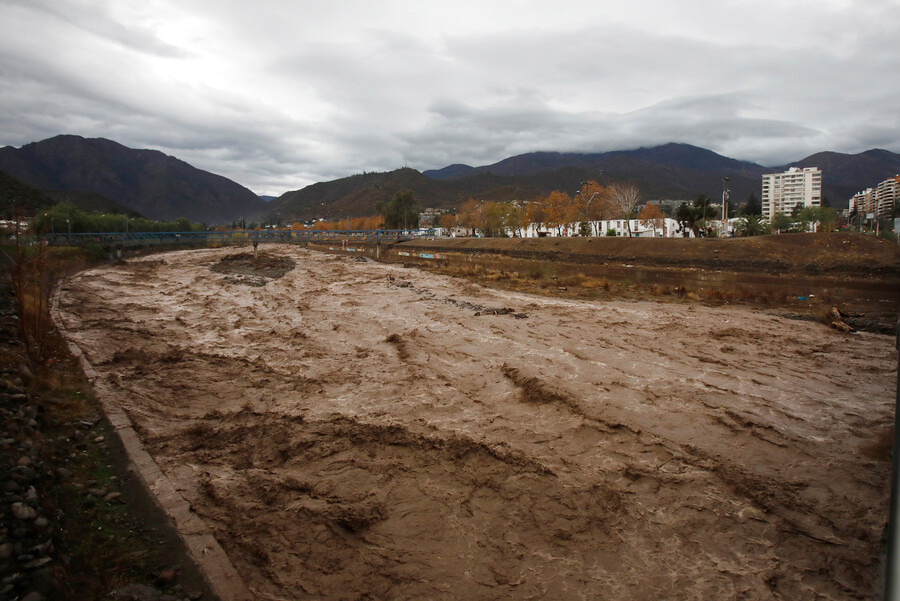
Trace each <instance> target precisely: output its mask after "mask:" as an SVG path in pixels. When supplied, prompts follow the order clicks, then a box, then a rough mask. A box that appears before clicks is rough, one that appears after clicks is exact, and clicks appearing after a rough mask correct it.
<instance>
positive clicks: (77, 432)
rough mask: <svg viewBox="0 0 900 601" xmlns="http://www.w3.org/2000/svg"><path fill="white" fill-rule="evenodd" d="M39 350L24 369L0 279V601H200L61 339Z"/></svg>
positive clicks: (200, 584) (197, 581) (11, 305)
mask: <svg viewBox="0 0 900 601" xmlns="http://www.w3.org/2000/svg"><path fill="white" fill-rule="evenodd" d="M52 336H53V333H51V337H52ZM46 346H47V348H48V350H47V351H46V353H45V355H46V357H45V360H44V361H42V362H40V363H38V364H36V365H35V364H33V363H32V362H31V361H30V360H29V359H28V355H29V354H28V352H27V349H26V347H25V345H24V344H23V341H22V335H21V330H20V328H19V318H18V315H17V313H16V306H15V300H14V297H13V296H12V293H11V291H10V286H9V284H8V282H7V281H6V278H5V277H4V278H3V281H2V282H0V601H44V600H47V599H62V598H65V599H70V600H73V601H77V600H82V599H83V600H87V599H99V598H109V599H118V600H128V601H182V600H186V599H190V600H194V601H196V600H198V599H212V598H213V596H212V595H211V594H210V593H209V591H208V588H207V587H206V584H205V582H204V581H203V580H202V578H201V577H200V576H199V574H198V573H197V572H196V570H195V568H194V567H193V565H192V564H191V563H190V562H189V561H188V560H187V559H186V557H185V555H184V552H183V550H182V548H181V542H180V539H179V538H178V537H177V534H176V533H175V532H174V531H173V530H172V529H171V528H170V526H169V524H168V523H167V520H166V519H165V517H164V516H163V515H162V513H161V512H160V511H159V510H158V509H157V508H156V506H155V503H154V502H153V501H152V500H150V498H149V497H148V496H147V493H146V491H144V490H143V488H142V486H141V485H140V483H139V482H138V478H137V476H136V475H135V474H134V473H133V472H131V471H130V469H129V466H128V465H127V463H126V462H125V460H124V459H123V454H122V452H121V446H120V443H119V441H118V439H117V437H116V436H115V433H114V432H112V431H111V429H110V428H109V425H108V423H107V422H106V420H105V419H104V418H103V416H102V413H101V412H100V410H99V408H98V405H97V403H96V400H95V399H93V397H92V394H91V391H90V386H89V385H88V383H87V381H86V380H85V378H84V375H83V374H82V373H81V370H80V368H79V367H78V365H77V364H76V363H75V362H74V361H73V360H72V359H71V357H69V356H68V353H67V352H66V351H65V346H64V345H63V344H62V341H61V340H50V341H47V344H46ZM54 348H56V349H57V350H56V351H54V350H53V349H54Z"/></svg>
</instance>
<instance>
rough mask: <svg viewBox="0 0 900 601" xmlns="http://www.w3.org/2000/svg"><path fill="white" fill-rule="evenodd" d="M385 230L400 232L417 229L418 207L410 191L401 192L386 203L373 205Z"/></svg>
mask: <svg viewBox="0 0 900 601" xmlns="http://www.w3.org/2000/svg"><path fill="white" fill-rule="evenodd" d="M375 208H376V210H377V211H378V214H379V215H381V219H382V221H383V222H384V227H385V229H389V230H400V229H411V228H417V227H419V206H418V205H417V204H416V199H415V197H414V196H413V193H412V191H411V190H401V191H399V192H397V193H396V194H394V197H393V198H392V199H391V200H389V201H388V202H379V203H378V204H376V205H375Z"/></svg>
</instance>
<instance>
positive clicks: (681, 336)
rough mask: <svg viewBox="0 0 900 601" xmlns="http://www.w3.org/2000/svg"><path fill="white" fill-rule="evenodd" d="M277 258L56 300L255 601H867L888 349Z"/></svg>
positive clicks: (891, 364)
mask: <svg viewBox="0 0 900 601" xmlns="http://www.w3.org/2000/svg"><path fill="white" fill-rule="evenodd" d="M261 251H263V252H264V253H266V254H267V256H270V257H271V256H274V257H283V258H288V259H291V260H292V261H294V262H295V264H296V266H295V267H294V269H292V270H290V271H288V272H287V273H286V274H285V275H284V276H283V277H279V278H261V277H250V276H245V275H242V274H237V275H235V274H229V273H222V269H221V267H218V268H217V269H219V270H218V271H214V270H212V269H211V268H213V267H216V266H219V265H220V264H221V262H222V259H223V258H225V257H226V256H228V255H231V254H234V253H235V252H236V251H235V250H234V249H231V250H229V249H215V250H203V251H183V252H173V253H168V254H162V255H155V256H149V257H144V258H141V259H135V260H129V261H128V262H127V263H124V264H120V265H110V266H104V267H100V268H96V269H91V270H89V271H85V272H83V273H81V274H79V275H78V276H76V277H74V278H72V279H71V280H69V281H68V282H67V283H66V284H65V285H64V287H63V288H62V290H61V293H60V305H59V310H60V312H59V315H60V318H61V319H62V321H63V322H64V326H65V329H66V330H67V332H68V335H69V336H70V337H71V339H72V340H73V341H74V342H75V343H77V344H78V345H79V346H80V347H81V349H82V350H83V352H84V353H85V355H86V356H87V358H88V359H89V361H90V362H91V363H92V365H93V366H94V369H95V370H96V372H97V377H98V378H99V379H100V380H102V383H103V390H104V391H105V392H104V394H106V395H108V397H109V398H108V399H107V400H108V401H109V402H112V403H114V404H116V405H117V406H119V407H121V408H122V409H123V410H124V411H125V412H126V413H127V414H128V415H129V417H130V418H131V420H132V421H133V423H134V424H135V427H136V429H137V431H138V432H139V434H140V435H141V437H142V439H143V442H144V444H145V445H146V448H147V450H148V451H149V452H150V453H151V455H152V456H153V457H154V459H155V460H156V462H157V463H158V464H159V466H160V467H161V469H162V470H163V471H164V472H165V473H166V474H167V475H168V477H169V478H170V479H171V480H172V481H173V482H174V483H175V484H176V486H177V488H178V489H179V491H180V494H181V495H183V496H184V498H185V499H187V500H188V501H189V502H190V504H191V507H192V508H193V510H194V511H195V512H196V513H197V515H198V516H200V517H201V518H202V519H203V520H204V522H205V523H206V524H207V525H208V526H209V528H210V529H211V530H212V532H213V533H214V534H215V536H216V538H217V539H218V541H219V542H220V544H221V545H222V547H223V548H224V549H225V551H226V552H227V554H228V556H229V558H230V559H231V561H232V562H233V564H234V565H235V567H236V568H237V570H238V572H239V573H240V575H241V578H242V579H243V580H244V582H245V583H246V585H247V587H248V589H249V590H251V591H253V594H255V595H257V597H258V598H259V599H367V598H371V599H470V600H478V599H485V600H487V599H536V598H540V599H738V598H746V599H792V600H795V599H822V598H825V599H866V598H871V597H873V596H874V594H875V590H876V588H875V587H876V582H877V579H878V569H879V552H880V538H881V534H882V529H883V528H884V524H885V522H886V518H887V494H888V488H889V471H890V463H889V460H888V457H887V455H886V453H885V450H884V449H883V448H881V447H879V445H878V441H879V439H880V437H881V438H883V434H884V433H885V432H886V431H887V429H888V428H889V426H890V424H891V423H892V419H893V417H892V416H893V391H894V385H895V383H894V382H895V381H894V369H895V366H896V351H895V350H894V348H893V342H894V341H893V338H891V337H889V336H882V335H876V334H866V333H860V334H845V333H842V332H838V331H834V330H830V329H828V328H827V327H825V326H824V325H821V324H817V323H812V322H808V321H794V320H789V319H786V318H783V317H778V316H773V315H767V314H765V313H762V312H759V311H755V310H752V309H749V308H711V307H704V306H701V305H692V304H657V303H653V302H604V303H598V302H585V301H572V300H559V299H550V298H542V297H533V296H527V295H523V294H517V293H512V292H502V291H497V290H489V289H485V288H482V287H479V286H476V285H473V284H469V283H466V282H462V281H460V280H456V279H452V278H449V277H445V276H441V275H436V274H433V273H428V272H422V271H418V270H415V269H404V268H402V267H400V266H398V265H386V264H378V263H374V262H363V261H352V260H350V259H348V258H346V257H341V256H333V255H326V254H317V253H314V252H311V251H308V250H304V249H300V248H296V247H291V246H278V247H272V248H266V247H265V245H264V246H262V247H261ZM225 271H226V272H227V270H225Z"/></svg>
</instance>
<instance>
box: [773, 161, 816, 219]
mask: <svg viewBox="0 0 900 601" xmlns="http://www.w3.org/2000/svg"><path fill="white" fill-rule="evenodd" d="M797 205H799V206H800V208H801V209H802V208H804V207H818V206H821V205H822V172H821V171H819V168H818V167H804V168H802V169H801V168H800V167H791V168H790V169H788V170H787V171H785V172H784V173H767V174H766V175H763V176H762V213H763V217H765V218H766V219H771V218H772V215H774V214H775V213H787V214H788V215H790V214H791V211H792V210H793V209H794V207H795V206H797Z"/></svg>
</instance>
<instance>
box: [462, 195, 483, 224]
mask: <svg viewBox="0 0 900 601" xmlns="http://www.w3.org/2000/svg"><path fill="white" fill-rule="evenodd" d="M483 205H484V203H482V202H480V201H478V200H475V199H474V198H470V199H469V200H467V201H466V202H464V203H463V205H462V206H461V207H460V208H459V213H458V214H457V218H458V220H459V224H460V225H461V226H462V227H465V228H469V229H473V230H474V229H483V228H484V206H483Z"/></svg>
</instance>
